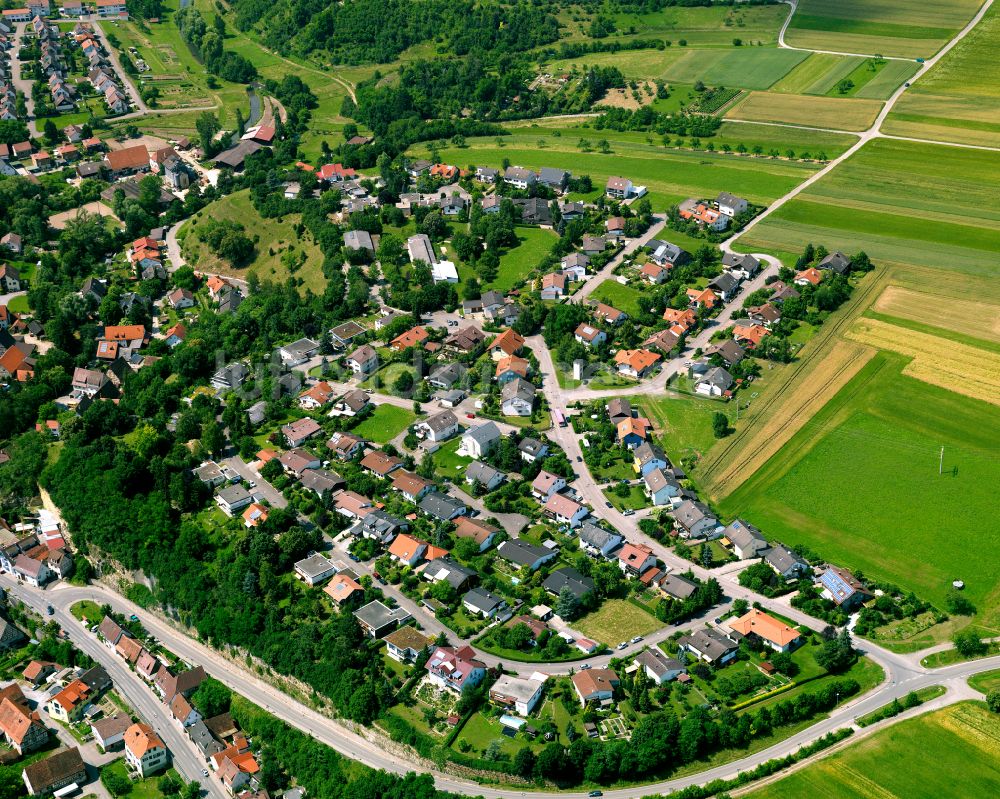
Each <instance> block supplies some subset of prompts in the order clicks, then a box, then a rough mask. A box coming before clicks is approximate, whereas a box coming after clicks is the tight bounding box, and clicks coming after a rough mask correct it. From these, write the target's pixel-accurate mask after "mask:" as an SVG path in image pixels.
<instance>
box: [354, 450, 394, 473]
mask: <svg viewBox="0 0 1000 799" xmlns="http://www.w3.org/2000/svg"><path fill="white" fill-rule="evenodd" d="M402 465H403V461H401V460H400V459H399V458H397V457H396V456H394V455H388V454H386V453H385V452H382V450H378V449H375V450H372V451H371V452H369V453H368V454H367V455H365V457H363V458H362V459H361V466H362V467H363V468H365V469H370V470H371V471H373V472H375V474H377V475H380V476H382V477H385V476H386V475H387V474H389V472H391V471H392V470H393V469H397V468H399V467H400V466H402Z"/></svg>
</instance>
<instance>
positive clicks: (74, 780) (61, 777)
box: [5, 12, 87, 796]
mask: <svg viewBox="0 0 1000 799" xmlns="http://www.w3.org/2000/svg"><path fill="white" fill-rule="evenodd" d="M5 13H6V12H5ZM6 768H12V766H7V767H6ZM21 776H22V778H23V779H24V784H25V787H26V788H27V789H28V793H29V794H30V795H31V796H50V795H52V794H54V793H55V792H57V791H60V790H62V789H63V788H67V787H69V786H70V785H73V784H76V785H83V784H85V783H86V782H87V765H86V764H85V763H84V762H83V758H82V757H81V756H80V750H79V749H78V748H77V747H75V746H74V747H71V748H67V749H60V750H58V751H57V752H55V753H54V754H51V755H49V756H48V757H46V758H43V759H41V760H36V761H34V762H33V763H31V764H29V765H27V766H25V767H24V770H23V771H22V772H21Z"/></svg>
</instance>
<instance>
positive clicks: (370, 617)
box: [354, 599, 411, 638]
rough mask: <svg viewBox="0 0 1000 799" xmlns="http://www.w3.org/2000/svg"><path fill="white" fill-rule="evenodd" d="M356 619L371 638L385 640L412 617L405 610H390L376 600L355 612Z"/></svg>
mask: <svg viewBox="0 0 1000 799" xmlns="http://www.w3.org/2000/svg"><path fill="white" fill-rule="evenodd" d="M354 618H356V619H357V620H358V624H360V625H361V629H362V630H364V632H365V635H367V636H368V637H369V638H383V637H385V636H386V635H388V634H389V633H391V632H392V631H393V630H395V629H396V627H398V626H399V625H400V624H403V623H404V622H407V621H409V620H410V618H411V617H410V614H409V613H408V612H407V611H405V610H404V609H403V608H389V607H387V606H386V605H383V604H382V603H381V602H379V601H378V600H377V599H376V600H374V601H372V602H369V603H368V604H367V605H364V606H363V607H360V608H358V609H357V610H356V611H354Z"/></svg>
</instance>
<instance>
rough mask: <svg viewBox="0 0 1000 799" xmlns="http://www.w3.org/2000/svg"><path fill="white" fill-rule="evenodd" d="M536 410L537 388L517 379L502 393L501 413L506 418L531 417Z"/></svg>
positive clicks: (510, 382)
mask: <svg viewBox="0 0 1000 799" xmlns="http://www.w3.org/2000/svg"><path fill="white" fill-rule="evenodd" d="M534 409H535V387H534V386H533V385H532V384H531V383H529V382H528V381H527V380H522V379H521V378H519V377H518V378H515V379H513V380H511V381H509V382H508V383H505V384H504V387H503V389H502V390H501V391H500V411H501V413H502V414H503V415H504V416H531V414H532V411H534Z"/></svg>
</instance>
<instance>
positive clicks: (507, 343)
mask: <svg viewBox="0 0 1000 799" xmlns="http://www.w3.org/2000/svg"><path fill="white" fill-rule="evenodd" d="M523 346H524V336H521V335H518V334H517V333H515V332H514V330H513V329H511V328H507V329H506V330H504V331H503V333H501V334H500V335H499V336H497V337H496V338H495V339H493V342H492V343H491V344H490V356H491V357H492V358H493V360H494V361H499V360H501V359H502V358H509V357H510V356H512V355H517V354H518V353H519V352H520V351H521V348H522V347H523Z"/></svg>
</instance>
